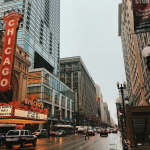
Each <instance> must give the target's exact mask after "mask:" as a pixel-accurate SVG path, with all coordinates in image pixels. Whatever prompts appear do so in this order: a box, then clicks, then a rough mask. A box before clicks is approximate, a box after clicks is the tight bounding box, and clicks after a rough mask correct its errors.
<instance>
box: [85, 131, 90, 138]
mask: <svg viewBox="0 0 150 150" xmlns="http://www.w3.org/2000/svg"><path fill="white" fill-rule="evenodd" d="M88 130H89V129H88V128H87V130H86V133H85V140H86V137H88V139H89V131H88Z"/></svg>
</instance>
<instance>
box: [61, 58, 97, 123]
mask: <svg viewBox="0 0 150 150" xmlns="http://www.w3.org/2000/svg"><path fill="white" fill-rule="evenodd" d="M60 80H61V81H62V82H64V83H65V84H66V85H67V86H68V87H70V88H71V89H72V90H73V91H77V108H76V109H77V118H76V120H77V123H76V124H77V125H92V126H93V125H95V124H96V114H97V102H96V88H95V83H94V81H93V79H92V77H91V76H90V74H89V72H88V70H87V68H86V66H85V65H84V63H83V61H82V59H81V57H80V56H77V57H69V58H61V59H60Z"/></svg>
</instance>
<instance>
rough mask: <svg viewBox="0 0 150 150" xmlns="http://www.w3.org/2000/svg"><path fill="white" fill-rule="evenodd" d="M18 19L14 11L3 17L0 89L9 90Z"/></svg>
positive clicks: (18, 16)
mask: <svg viewBox="0 0 150 150" xmlns="http://www.w3.org/2000/svg"><path fill="white" fill-rule="evenodd" d="M20 19H21V14H20V13H17V12H15V11H12V12H11V13H9V14H8V15H7V16H4V18H3V20H4V22H5V39H4V46H3V54H2V61H1V71H0V91H6V90H11V78H12V72H13V71H12V69H13V64H14V55H15V45H16V36H17V29H18V26H19V21H20Z"/></svg>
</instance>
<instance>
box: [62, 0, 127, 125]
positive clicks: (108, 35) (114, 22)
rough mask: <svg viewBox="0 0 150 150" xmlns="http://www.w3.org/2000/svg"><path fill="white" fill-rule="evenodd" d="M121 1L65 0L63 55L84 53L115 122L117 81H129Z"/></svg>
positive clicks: (70, 55) (84, 57)
mask: <svg viewBox="0 0 150 150" xmlns="http://www.w3.org/2000/svg"><path fill="white" fill-rule="evenodd" d="M119 3H121V0H61V7H60V8H61V11H60V18H61V21H60V57H61V58H64V57H73V56H81V58H82V60H83V62H84V64H85V66H86V67H87V69H88V71H89V73H90V75H91V77H92V78H93V80H94V82H95V83H96V84H98V85H100V87H101V91H102V94H103V101H104V102H107V103H108V108H109V110H110V112H111V116H112V117H113V119H114V121H115V123H117V119H116V106H115V102H116V98H117V97H118V89H117V86H116V83H117V81H119V83H123V82H124V81H125V80H126V77H125V69H124V61H123V54H122V46H121V38H120V37H118V4H119Z"/></svg>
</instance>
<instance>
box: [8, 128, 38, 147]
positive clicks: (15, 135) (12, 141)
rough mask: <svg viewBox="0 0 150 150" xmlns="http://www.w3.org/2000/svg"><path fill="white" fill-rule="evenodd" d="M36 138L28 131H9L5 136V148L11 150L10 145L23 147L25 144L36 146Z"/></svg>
mask: <svg viewBox="0 0 150 150" xmlns="http://www.w3.org/2000/svg"><path fill="white" fill-rule="evenodd" d="M36 142H37V136H36V135H33V134H32V132H31V131H30V130H10V131H8V132H7V134H6V147H7V148H8V149H11V148H12V145H20V147H25V145H26V144H27V143H32V144H33V146H36Z"/></svg>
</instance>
